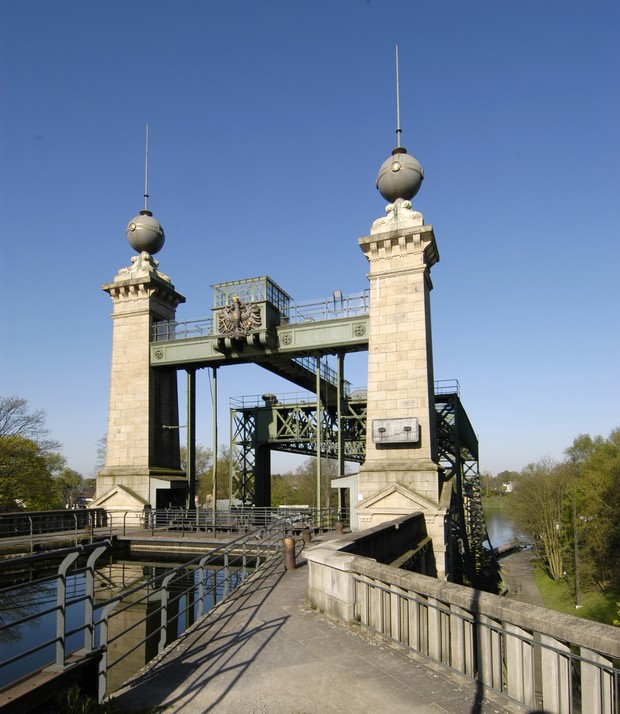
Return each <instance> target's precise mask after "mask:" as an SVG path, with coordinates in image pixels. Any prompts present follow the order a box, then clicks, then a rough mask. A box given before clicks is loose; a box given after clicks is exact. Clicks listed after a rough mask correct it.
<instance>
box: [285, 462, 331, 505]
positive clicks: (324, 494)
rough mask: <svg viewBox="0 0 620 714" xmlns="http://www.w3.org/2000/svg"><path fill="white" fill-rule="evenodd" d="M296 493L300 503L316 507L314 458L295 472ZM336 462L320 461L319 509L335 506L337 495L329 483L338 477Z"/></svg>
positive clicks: (315, 465)
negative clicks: (296, 479) (296, 480)
mask: <svg viewBox="0 0 620 714" xmlns="http://www.w3.org/2000/svg"><path fill="white" fill-rule="evenodd" d="M295 473H296V475H297V477H298V479H299V481H298V493H299V497H300V498H301V499H302V501H301V502H302V503H306V504H308V505H310V506H312V507H314V506H316V486H317V462H316V457H314V456H312V457H310V458H309V459H306V460H305V461H304V462H303V464H302V465H301V466H299V467H298V468H297V471H296V472H295ZM338 475H339V474H338V462H337V461H336V460H335V459H321V508H328V507H330V506H336V505H337V499H338V495H337V492H336V491H335V489H332V487H331V481H332V479H333V478H336V477H337V476H338Z"/></svg>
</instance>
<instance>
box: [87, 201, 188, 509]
mask: <svg viewBox="0 0 620 714" xmlns="http://www.w3.org/2000/svg"><path fill="white" fill-rule="evenodd" d="M147 199H148V191H146V190H145V207H144V210H142V211H141V212H140V214H139V215H138V216H136V217H135V218H133V219H132V220H131V221H130V222H129V225H128V227H127V238H128V240H129V243H130V244H131V246H132V248H134V250H136V251H137V252H138V253H139V255H137V256H134V257H133V258H132V259H131V262H132V265H131V266H130V267H128V268H122V269H121V270H120V271H119V272H118V274H117V275H116V277H115V278H114V280H113V282H111V283H108V284H107V285H104V286H103V290H104V291H105V292H107V293H108V294H109V295H110V297H111V298H112V304H113V312H112V319H113V334H112V367H111V378H110V402H109V410H108V432H107V444H106V461H105V467H104V468H103V469H102V470H101V471H100V472H99V473H98V474H97V498H96V500H95V502H94V504H93V506H102V507H104V508H106V509H108V510H124V509H126V508H131V509H135V508H142V507H144V506H145V505H150V506H152V507H153V508H155V507H160V508H163V507H167V506H169V505H173V506H180V505H184V504H185V498H186V491H187V489H186V479H185V473H184V472H183V471H182V470H181V468H180V454H179V429H178V427H179V415H178V395H177V377H176V371H175V370H169V371H166V370H165V369H164V370H161V369H157V370H155V369H153V368H152V367H151V366H150V355H149V343H150V341H151V335H152V332H153V325H154V324H155V323H156V322H158V321H160V320H172V319H174V317H175V311H176V308H177V306H178V305H179V304H180V303H182V302H185V298H184V297H183V296H182V295H179V293H177V292H176V291H175V289H174V286H173V285H172V283H171V282H170V278H168V277H167V276H165V275H163V273H161V272H160V271H159V270H158V269H157V268H158V265H159V263H158V262H157V261H156V260H155V259H154V258H153V257H152V254H153V253H157V252H158V251H159V250H160V249H161V247H162V246H163V244H164V240H165V238H164V231H163V229H162V227H161V225H160V224H159V223H158V221H157V220H155V218H153V214H152V213H151V212H150V211H149V210H148V202H147ZM167 426H172V427H174V428H172V429H167V428H165V427H167Z"/></svg>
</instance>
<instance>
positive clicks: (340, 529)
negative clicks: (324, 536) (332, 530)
mask: <svg viewBox="0 0 620 714" xmlns="http://www.w3.org/2000/svg"><path fill="white" fill-rule="evenodd" d="M336 535H344V523H343V522H342V521H336Z"/></svg>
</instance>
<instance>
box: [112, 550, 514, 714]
mask: <svg viewBox="0 0 620 714" xmlns="http://www.w3.org/2000/svg"><path fill="white" fill-rule="evenodd" d="M297 562H298V568H297V569H296V570H294V571H289V572H285V571H284V570H283V566H282V564H281V562H280V563H277V564H273V565H272V566H271V567H270V568H268V569H267V570H266V571H265V572H264V573H262V574H259V576H258V577H259V582H258V584H257V587H254V588H252V589H250V588H244V587H242V588H240V589H239V590H238V591H237V592H236V593H235V594H234V595H233V596H232V598H231V599H230V600H229V601H228V603H225V604H224V605H222V606H220V607H218V608H217V610H216V611H214V612H213V613H212V615H210V616H209V617H207V618H206V619H205V620H204V621H203V622H201V623H199V624H198V625H196V626H195V627H194V628H193V629H192V630H190V631H189V632H188V633H187V634H186V635H185V636H184V637H183V638H182V639H181V640H179V641H177V642H176V643H174V644H173V645H171V647H170V649H169V650H168V651H167V652H165V653H164V654H163V655H162V656H161V657H160V658H159V659H158V660H157V661H156V662H155V664H154V665H152V666H150V667H147V668H146V669H145V670H143V671H142V673H139V674H138V675H136V677H134V678H133V679H132V680H131V681H130V682H129V683H128V684H127V685H126V686H125V687H124V688H123V689H122V690H120V691H119V692H117V695H116V701H117V703H118V704H119V706H120V707H121V708H125V709H129V710H131V709H140V710H142V711H144V710H148V709H149V708H150V707H156V706H161V707H162V710H165V712H166V714H168V713H170V714H172V712H184V714H198V713H200V714H204V713H206V712H216V713H217V714H233V713H234V714H239V712H244V714H329V713H330V712H334V713H336V712H337V713H338V714H349V713H351V714H352V713H353V712H355V713H356V714H364V713H365V712H373V713H374V712H390V714H399V713H400V712H403V713H404V712H408V713H412V714H446V713H450V714H500V713H501V714H503V713H505V712H509V711H511V710H510V709H509V708H508V706H507V705H506V704H504V703H503V702H502V703H499V704H498V703H496V702H493V701H490V700H489V699H488V697H487V696H484V695H481V694H478V693H477V691H476V687H475V686H474V685H469V684H468V683H462V682H461V681H460V680H459V681H455V680H453V679H450V678H449V677H448V676H447V675H446V674H445V673H443V672H439V671H438V670H435V669H433V668H431V667H428V666H426V665H425V664H423V663H421V661H418V660H414V659H411V658H410V657H408V656H407V654H406V653H405V652H404V651H403V650H402V649H397V648H395V647H391V646H390V645H389V644H388V643H385V642H381V641H379V640H377V639H375V638H373V637H372V636H370V635H368V634H365V633H364V632H363V631H361V629H360V628H358V627H355V626H344V625H340V624H338V623H335V622H333V621H331V620H329V619H328V618H326V617H325V616H323V615H321V614H320V613H318V612H316V611H313V610H311V609H310V608H309V607H308V606H307V604H306V588H307V575H308V573H307V566H306V562H305V560H304V559H303V556H300V557H298V560H297ZM255 577H256V576H255Z"/></svg>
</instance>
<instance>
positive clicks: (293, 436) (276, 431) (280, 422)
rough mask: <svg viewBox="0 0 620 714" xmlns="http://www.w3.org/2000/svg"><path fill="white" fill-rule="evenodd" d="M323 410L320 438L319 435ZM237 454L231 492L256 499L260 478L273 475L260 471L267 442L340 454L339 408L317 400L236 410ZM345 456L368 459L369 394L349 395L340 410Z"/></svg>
mask: <svg viewBox="0 0 620 714" xmlns="http://www.w3.org/2000/svg"><path fill="white" fill-rule="evenodd" d="M319 411H320V428H321V438H320V439H317V436H318V433H317V423H318V421H319V419H318V417H317V414H318V413H319ZM231 425H232V426H231V435H232V443H231V452H232V454H233V466H234V468H233V473H232V488H231V492H232V496H233V498H237V499H240V500H241V501H243V502H244V503H252V502H254V501H255V495H256V483H257V481H258V482H260V481H262V480H264V479H268V478H270V477H271V474H270V473H261V472H260V470H259V468H258V460H257V458H256V453H257V451H258V450H259V449H260V448H261V447H265V446H267V447H268V448H270V449H273V450H275V451H285V452H288V453H293V454H302V455H306V456H316V455H317V441H319V442H320V444H321V458H330V459H336V458H338V436H339V435H338V429H339V427H338V412H337V410H336V409H335V408H334V407H328V408H321V409H320V410H317V405H316V403H315V402H308V401H299V402H296V403H292V404H290V403H284V404H278V403H273V404H268V405H266V406H260V407H259V406H250V407H242V408H239V407H235V408H232V409H231ZM340 425H341V429H342V434H341V437H342V449H343V457H344V460H345V461H348V462H353V463H362V462H363V461H364V458H365V438H366V399H365V398H364V399H345V400H344V404H343V405H342V409H341V415H340Z"/></svg>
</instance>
